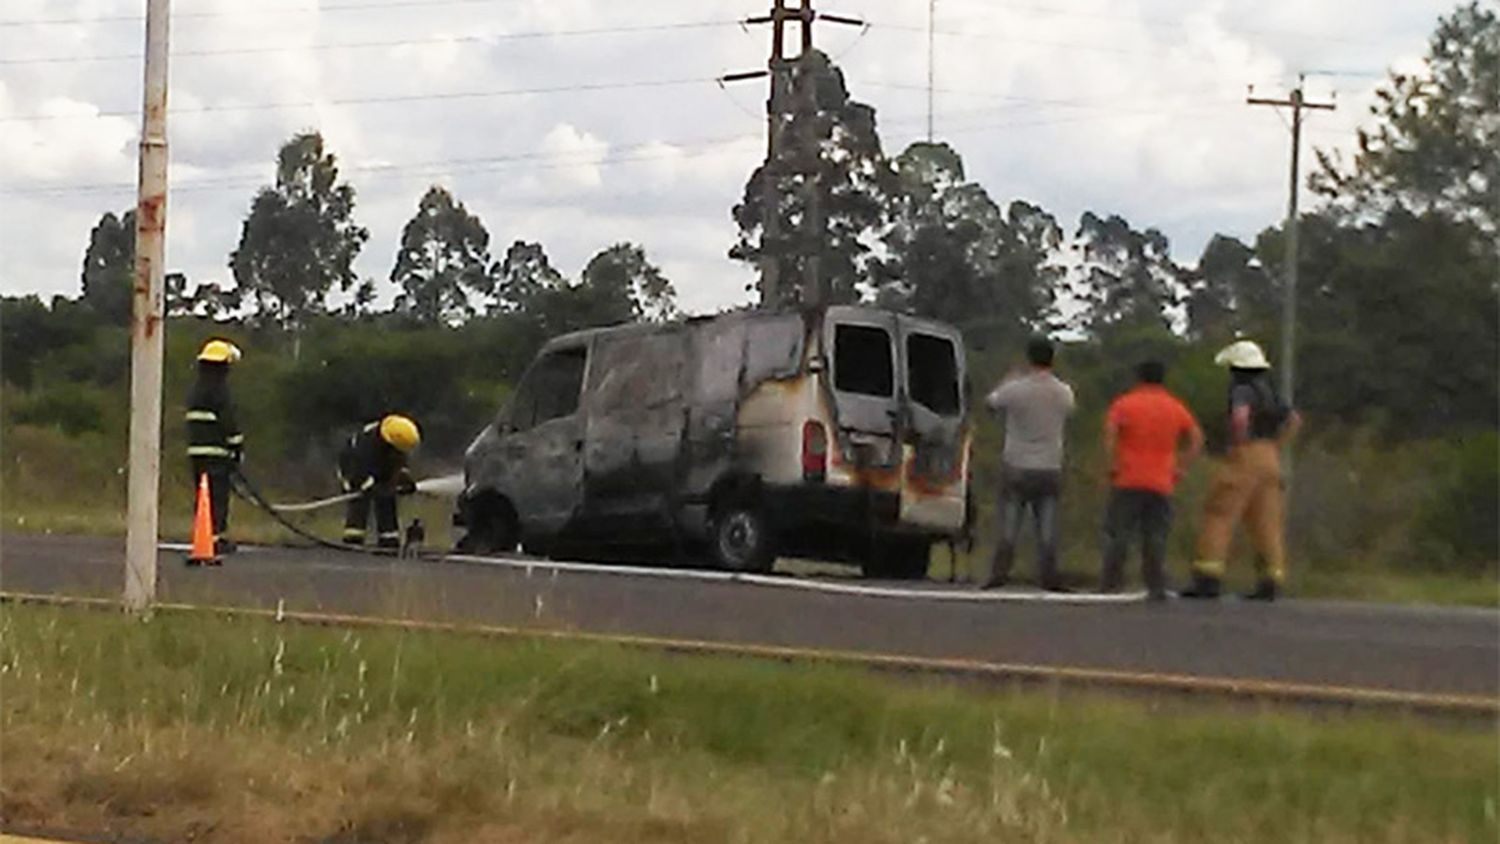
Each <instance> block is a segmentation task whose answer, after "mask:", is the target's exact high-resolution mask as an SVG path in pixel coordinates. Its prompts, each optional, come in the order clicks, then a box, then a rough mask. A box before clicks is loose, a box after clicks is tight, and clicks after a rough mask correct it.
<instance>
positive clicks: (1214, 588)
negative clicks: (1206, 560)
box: [1178, 574, 1220, 600]
mask: <svg viewBox="0 0 1500 844" xmlns="http://www.w3.org/2000/svg"><path fill="white" fill-rule="evenodd" d="M1219 591H1220V585H1219V579H1218V578H1217V577H1213V576H1211V575H1206V574H1195V575H1193V583H1192V585H1191V586H1189V587H1188V588H1186V589H1184V590H1182V591H1181V592H1179V593H1178V595H1179V596H1180V597H1183V598H1201V599H1205V600H1213V599H1215V598H1218V597H1219Z"/></svg>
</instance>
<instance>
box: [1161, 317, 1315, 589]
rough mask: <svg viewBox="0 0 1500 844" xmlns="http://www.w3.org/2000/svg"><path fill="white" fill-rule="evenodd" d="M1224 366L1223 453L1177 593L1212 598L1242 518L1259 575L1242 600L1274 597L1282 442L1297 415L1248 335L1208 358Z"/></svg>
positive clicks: (1279, 559)
mask: <svg viewBox="0 0 1500 844" xmlns="http://www.w3.org/2000/svg"><path fill="white" fill-rule="evenodd" d="M1214 363H1216V364H1218V365H1220V366H1227V367H1229V375H1230V380H1229V407H1228V428H1229V432H1228V438H1227V440H1226V442H1227V444H1228V454H1227V455H1225V457H1224V459H1223V460H1222V461H1221V462H1220V464H1219V465H1218V466H1217V467H1216V469H1215V472H1214V476H1213V481H1212V484H1211V486H1210V487H1209V492H1208V499H1207V501H1206V502H1205V504H1204V508H1203V524H1202V527H1201V530H1200V533H1199V534H1198V548H1197V554H1196V557H1195V558H1194V560H1193V567H1192V569H1193V583H1192V586H1191V587H1189V588H1188V589H1187V590H1186V591H1184V592H1183V593H1182V596H1183V597H1184V598H1217V597H1218V596H1219V591H1220V585H1221V583H1222V580H1223V577H1224V565H1225V562H1226V559H1227V558H1228V556H1229V543H1230V540H1231V539H1232V538H1233V536H1234V529H1235V526H1236V525H1237V524H1238V523H1239V522H1240V520H1241V519H1244V521H1245V526H1246V528H1247V529H1248V532H1249V534H1250V541H1251V544H1252V545H1253V546H1254V548H1255V553H1256V574H1257V575H1258V581H1257V584H1256V587H1255V589H1254V591H1252V592H1250V593H1249V594H1247V595H1245V596H1244V597H1245V598H1246V599H1249V600H1258V601H1274V600H1275V599H1276V594H1277V592H1278V591H1279V590H1280V588H1281V586H1282V583H1283V582H1284V580H1285V578H1286V548H1285V538H1284V536H1283V526H1282V522H1283V518H1284V517H1283V506H1284V502H1283V491H1282V475H1281V446H1282V445H1283V444H1285V443H1286V442H1288V441H1289V440H1291V438H1292V437H1294V436H1296V434H1297V430H1298V429H1299V428H1300V427H1301V424H1302V419H1301V417H1300V416H1299V415H1298V413H1297V412H1296V411H1295V410H1294V409H1292V408H1291V407H1289V406H1288V405H1287V404H1286V403H1285V402H1284V401H1283V400H1282V399H1281V396H1280V395H1279V394H1278V393H1277V391H1276V386H1275V384H1273V383H1272V381H1271V364H1270V362H1268V361H1267V360H1266V354H1265V352H1264V351H1262V350H1261V348H1260V346H1258V345H1256V344H1255V343H1254V342H1253V341H1250V340H1240V341H1237V342H1235V343H1231V344H1230V345H1228V346H1226V347H1225V348H1224V349H1222V350H1221V351H1220V352H1219V353H1218V355H1216V356H1215V357H1214Z"/></svg>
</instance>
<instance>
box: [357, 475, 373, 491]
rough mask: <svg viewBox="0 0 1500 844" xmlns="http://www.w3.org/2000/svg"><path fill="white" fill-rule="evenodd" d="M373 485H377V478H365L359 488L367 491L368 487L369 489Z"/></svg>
mask: <svg viewBox="0 0 1500 844" xmlns="http://www.w3.org/2000/svg"><path fill="white" fill-rule="evenodd" d="M373 486H375V479H374V478H365V482H364V483H362V484H360V485H359V489H360V491H361V492H363V491H365V490H367V489H369V488H371V487H373Z"/></svg>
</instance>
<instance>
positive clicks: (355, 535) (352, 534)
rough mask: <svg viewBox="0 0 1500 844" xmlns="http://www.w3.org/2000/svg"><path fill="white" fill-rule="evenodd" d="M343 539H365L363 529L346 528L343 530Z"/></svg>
mask: <svg viewBox="0 0 1500 844" xmlns="http://www.w3.org/2000/svg"><path fill="white" fill-rule="evenodd" d="M344 538H345V539H364V538H365V529H364V528H352V527H346V528H344Z"/></svg>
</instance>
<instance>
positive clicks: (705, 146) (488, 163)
mask: <svg viewBox="0 0 1500 844" xmlns="http://www.w3.org/2000/svg"><path fill="white" fill-rule="evenodd" d="M754 137H755V135H753V134H738V135H727V136H720V137H716V138H705V139H698V140H694V141H685V142H681V143H677V144H673V143H668V142H663V141H642V142H639V143H634V144H628V145H623V146H620V147H618V148H617V149H616V150H615V151H613V152H610V153H606V154H605V155H602V156H592V157H590V156H589V154H587V153H573V154H571V155H570V154H566V153H564V154H559V153H556V152H551V151H532V152H518V153H507V154H504V155H492V156H481V157H476V158H448V159H433V160H428V161H414V162H405V163H389V162H386V163H380V164H355V165H348V166H341V167H340V168H339V170H340V172H341V173H345V172H348V173H366V174H371V173H378V174H403V173H404V174H408V175H412V176H423V177H426V176H431V175H441V174H444V173H449V172H482V171H485V170H490V169H505V168H507V167H511V166H515V165H520V164H532V163H533V162H537V161H539V160H540V161H541V163H537V164H532V166H533V167H534V169H539V170H550V169H558V168H562V167H580V166H590V165H597V164H615V163H621V162H628V161H654V160H667V159H672V158H677V157H679V156H684V155H693V154H701V153H703V152H705V151H712V150H714V149H725V148H726V146H727V145H729V144H733V143H736V142H739V141H744V140H749V139H751V138H754ZM663 146H666V147H669V149H660V148H661V147H663ZM725 151H726V152H727V151H728V149H725ZM646 152H650V153H652V154H649V155H647V154H642V153H646ZM546 159H558V160H556V161H546ZM259 166H261V165H257V167H259ZM266 185H267V180H266V179H265V178H264V177H262V176H249V175H246V176H225V177H218V178H211V179H201V180H197V181H188V182H181V183H178V184H176V185H174V186H173V187H172V190H173V192H184V191H185V192H196V191H204V190H233V189H241V188H259V187H265V186H266ZM134 187H135V183H133V182H101V183H95V184H83V185H46V186H37V187H31V188H15V189H4V190H0V195H9V196H35V195H71V194H83V193H112V192H118V191H126V190H133V189H134Z"/></svg>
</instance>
